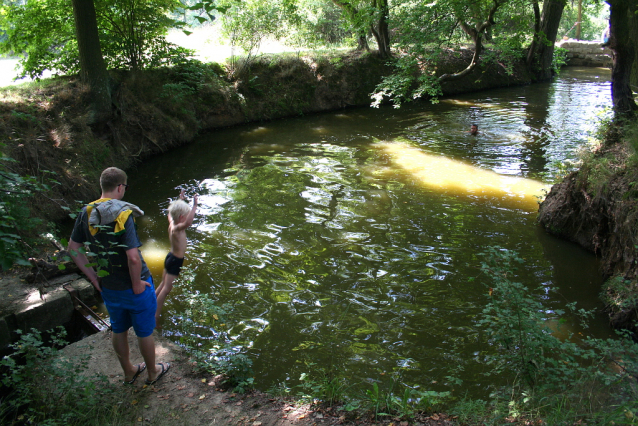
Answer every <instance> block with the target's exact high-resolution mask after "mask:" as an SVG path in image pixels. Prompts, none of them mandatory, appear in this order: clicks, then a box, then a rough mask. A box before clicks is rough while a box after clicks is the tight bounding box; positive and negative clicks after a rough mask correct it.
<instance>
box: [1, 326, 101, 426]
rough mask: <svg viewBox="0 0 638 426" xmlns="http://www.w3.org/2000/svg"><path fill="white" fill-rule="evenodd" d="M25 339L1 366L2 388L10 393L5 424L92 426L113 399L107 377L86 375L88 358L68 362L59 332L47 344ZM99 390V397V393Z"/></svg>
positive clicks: (29, 337) (37, 336) (30, 336)
mask: <svg viewBox="0 0 638 426" xmlns="http://www.w3.org/2000/svg"><path fill="white" fill-rule="evenodd" d="M17 332H18V333H19V334H20V335H21V337H20V340H19V341H18V342H17V343H15V344H13V345H11V347H12V348H13V349H14V352H13V353H12V354H11V355H8V356H5V357H4V358H3V359H2V360H0V366H1V367H2V368H3V371H4V372H3V375H2V378H1V383H2V385H3V386H6V387H8V388H9V389H11V393H10V394H9V395H8V396H7V397H6V398H5V399H4V400H3V410H2V412H0V416H1V417H0V418H1V419H2V420H3V421H6V422H7V423H9V422H12V421H18V422H19V423H20V424H41V425H44V424H46V425H52V426H53V425H68V424H86V423H92V422H93V419H94V418H96V417H98V413H99V412H100V411H101V410H102V406H103V403H104V401H105V398H107V397H109V396H110V395H111V392H112V391H111V390H110V389H109V387H108V386H100V385H101V384H105V383H108V379H107V378H106V377H105V376H93V377H91V376H90V375H85V371H86V370H87V369H88V368H89V361H90V357H89V356H88V355H87V356H86V357H84V358H80V359H67V358H64V357H61V356H60V352H59V350H58V349H57V348H59V347H62V346H64V345H65V344H66V342H65V341H64V337H65V335H66V334H65V332H64V329H62V328H61V327H60V328H59V330H58V331H57V333H54V334H52V336H51V341H50V342H49V343H48V344H45V342H44V339H43V337H42V335H41V333H40V332H38V331H37V330H35V329H33V330H32V331H31V333H27V334H23V333H22V331H20V330H17ZM98 386H99V391H98Z"/></svg>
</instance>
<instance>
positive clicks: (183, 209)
mask: <svg viewBox="0 0 638 426" xmlns="http://www.w3.org/2000/svg"><path fill="white" fill-rule="evenodd" d="M190 210H191V208H190V206H189V205H188V204H187V203H186V201H184V200H175V201H173V202H172V203H171V204H169V206H168V214H170V215H171V217H172V218H173V222H174V223H178V222H180V219H179V217H180V216H182V217H183V218H185V217H186V216H187V215H188V213H189V212H190Z"/></svg>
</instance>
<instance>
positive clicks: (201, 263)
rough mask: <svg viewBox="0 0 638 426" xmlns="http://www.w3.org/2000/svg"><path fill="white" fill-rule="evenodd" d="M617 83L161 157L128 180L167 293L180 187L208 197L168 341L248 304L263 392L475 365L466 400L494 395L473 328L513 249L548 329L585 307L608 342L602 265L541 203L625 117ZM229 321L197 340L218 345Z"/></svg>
mask: <svg viewBox="0 0 638 426" xmlns="http://www.w3.org/2000/svg"><path fill="white" fill-rule="evenodd" d="M608 79H609V71H607V70H601V69H568V70H565V71H564V72H563V74H562V75H561V76H560V78H559V79H557V80H556V81H555V82H553V83H551V84H550V83H548V84H538V85H533V86H526V87H517V88H509V89H499V90H493V91H489V92H479V93H474V94H466V95H461V96H457V97H454V98H451V99H442V100H441V102H440V103H439V104H437V105H430V104H429V103H419V104H415V105H410V106H407V107H403V108H401V109H399V110H395V109H392V108H381V109H371V108H361V109H352V110H344V111H339V112H333V113H326V114H320V115H314V116H310V117H304V118H296V119H289V120H281V121H275V122H271V123H261V124H250V125H246V126H240V127H235V128H230V129H224V130H220V131H215V132H212V133H210V134H207V135H203V136H202V137H201V138H200V139H199V140H198V141H197V142H195V143H193V144H191V145H189V146H186V147H184V148H180V149H178V150H176V151H173V152H170V153H168V154H166V155H164V156H161V157H157V158H154V159H151V160H150V161H148V162H146V163H145V164H144V165H142V166H141V167H139V169H138V170H137V171H136V172H135V173H131V174H130V175H129V183H130V184H131V187H130V188H129V191H128V192H127V200H128V201H130V202H133V203H135V204H137V205H139V206H140V207H142V209H144V210H145V211H146V215H145V216H144V217H143V218H142V220H140V221H138V224H139V232H140V236H141V238H142V240H143V242H144V247H143V248H142V249H143V253H144V256H145V258H146V259H147V262H148V263H149V265H150V267H151V269H152V271H153V275H154V277H155V279H156V280H157V281H159V279H160V278H161V271H162V262H163V258H164V256H165V254H166V252H167V250H168V248H169V246H168V238H167V234H166V227H167V220H166V218H165V215H163V213H162V212H163V209H165V208H166V207H167V205H168V201H169V199H170V198H171V197H176V196H177V195H178V193H179V189H180V188H184V189H186V192H187V196H188V197H189V198H190V197H192V195H193V194H195V193H197V194H199V196H200V203H201V207H200V208H199V210H198V214H197V217H196V219H195V223H194V226H193V228H192V229H190V230H189V248H188V252H187V267H186V268H185V269H186V270H185V272H184V274H183V277H180V278H179V279H178V280H177V282H176V286H175V288H174V290H173V292H172V293H171V294H170V295H169V298H168V299H167V303H166V305H165V307H164V318H163V320H162V332H163V333H164V334H165V335H167V336H169V337H171V338H174V339H175V340H177V339H178V338H179V336H180V335H181V334H182V333H183V332H184V328H183V324H184V322H185V321H186V320H187V318H185V317H184V313H185V312H186V310H187V308H188V304H187V297H188V295H189V294H192V293H197V292H199V293H205V294H208V295H210V296H211V297H212V298H213V299H214V300H215V301H216V302H217V303H219V304H223V303H231V304H233V305H235V307H236V311H235V312H234V314H233V315H232V317H231V321H229V324H230V323H232V324H233V326H232V329H230V330H229V331H230V334H231V335H232V336H233V339H235V340H236V341H237V342H238V343H241V344H244V345H247V346H248V347H249V348H250V349H249V354H250V355H251V356H252V357H253V359H254V360H255V364H254V369H255V373H256V378H255V380H256V383H257V386H258V387H260V388H264V389H265V388H268V387H269V386H271V385H273V384H276V383H281V382H284V381H287V382H288V383H294V382H296V380H297V379H298V378H299V376H300V374H301V373H303V372H309V371H311V370H316V369H318V368H324V369H329V370H332V371H338V372H340V373H341V374H343V375H344V376H345V377H347V378H349V379H350V380H351V381H352V383H367V382H370V381H376V380H379V381H382V382H383V381H386V382H387V381H389V380H392V378H396V377H398V376H400V381H402V382H403V383H406V384H409V385H417V384H418V385H422V386H425V387H426V388H428V389H432V390H449V387H447V386H446V381H447V379H446V376H448V375H451V374H455V373H454V371H455V370H458V369H459V367H460V366H462V367H463V371H462V372H458V373H456V374H457V375H458V376H460V377H461V378H462V379H463V380H464V382H465V384H464V389H469V391H470V392H471V393H474V394H480V392H481V390H482V389H484V387H485V378H484V377H483V373H484V372H485V366H484V365H483V363H482V356H483V355H484V354H485V352H486V351H490V350H491V348H490V347H488V346H487V345H486V344H485V343H484V339H482V338H481V336H480V330H479V329H478V327H477V324H476V321H477V315H478V314H479V313H480V312H481V310H482V309H483V307H484V306H485V303H486V302H487V300H488V288H489V286H490V283H489V279H488V277H486V276H484V275H482V274H481V272H480V263H481V261H482V259H483V258H482V257H481V255H480V253H482V252H483V250H484V249H485V248H487V247H490V246H500V247H504V248H507V249H511V250H516V251H518V252H519V254H520V255H521V256H522V257H523V258H524V259H525V264H524V266H523V267H522V268H521V269H520V271H519V279H520V280H522V281H523V282H525V283H526V284H528V285H529V286H530V287H531V288H536V287H539V286H540V287H542V288H543V290H542V291H541V292H540V293H539V297H542V298H544V299H545V301H546V303H547V318H548V324H549V325H550V326H551V327H556V325H555V324H556V317H555V315H554V314H553V311H554V310H555V309H558V308H561V307H563V306H564V305H565V303H569V302H574V301H576V302H578V304H579V306H581V307H585V308H588V309H596V310H597V316H596V318H595V322H594V325H593V327H592V329H590V331H591V332H593V334H594V335H596V336H598V337H604V336H608V335H610V333H611V330H610V329H609V328H608V326H607V320H606V317H605V315H604V314H603V313H602V312H601V309H602V304H601V302H600V300H599V299H598V293H599V291H600V285H601V282H602V279H601V277H600V274H599V273H598V265H597V260H596V258H595V257H594V256H593V255H591V254H589V253H587V252H585V251H584V250H582V249H581V248H579V247H577V246H576V245H573V244H571V243H568V242H565V241H561V240H557V239H555V238H553V237H551V236H549V235H547V234H546V233H545V232H544V231H543V230H542V229H540V228H539V226H538V225H537V224H536V223H535V219H536V211H537V199H538V198H537V197H538V196H540V195H542V194H543V190H546V189H547V188H549V185H548V182H549V181H550V180H551V179H553V178H554V177H555V176H556V175H558V174H559V172H560V164H561V163H564V162H566V161H573V160H575V159H577V151H578V149H580V148H581V147H583V146H586V145H587V144H588V143H589V138H590V137H591V134H592V132H593V131H594V130H595V124H596V121H597V120H596V116H597V114H600V113H601V112H602V111H603V110H604V109H605V108H607V107H609V106H610V83H609V81H608ZM471 123H477V124H478V125H479V130H480V132H481V133H480V134H479V135H478V136H472V135H469V134H468V132H467V131H468V130H469V127H470V124H471ZM184 277H186V278H184ZM228 327H230V325H226V324H224V325H223V326H222V325H220V324H219V322H216V323H215V324H214V325H213V324H200V327H199V329H198V330H199V335H200V336H201V339H202V341H205V340H207V339H208V338H209V337H210V336H212V335H214V334H215V333H217V332H219V331H224V330H226V329H227V328H228ZM570 330H571V331H575V332H579V331H580V329H578V328H577V326H576V325H575V321H568V323H567V331H570ZM564 332H565V330H557V333H564Z"/></svg>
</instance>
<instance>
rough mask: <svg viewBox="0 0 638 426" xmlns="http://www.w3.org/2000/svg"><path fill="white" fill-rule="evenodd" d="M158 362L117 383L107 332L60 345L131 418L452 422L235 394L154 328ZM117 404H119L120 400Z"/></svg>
mask: <svg viewBox="0 0 638 426" xmlns="http://www.w3.org/2000/svg"><path fill="white" fill-rule="evenodd" d="M155 343H156V345H155V346H156V359H157V362H168V363H170V365H171V367H170V370H169V371H168V373H167V374H166V375H165V376H164V377H162V378H161V379H160V380H159V381H158V382H157V383H156V384H154V385H150V386H148V385H146V384H145V380H146V378H147V377H146V373H142V374H141V375H140V377H138V378H137V380H136V381H135V383H133V384H132V385H122V384H121V383H122V380H123V375H122V370H121V368H120V365H119V363H118V361H117V358H116V356H115V353H114V352H113V348H112V346H111V332H110V331H104V332H100V333H97V334H95V335H92V336H89V337H87V338H86V339H84V340H81V341H79V342H76V343H74V344H72V345H70V346H67V347H66V348H64V349H63V351H62V354H63V356H66V357H68V358H70V359H72V358H74V357H81V356H85V355H87V354H88V355H90V362H89V364H90V365H91V366H93V367H94V369H93V370H92V371H90V372H89V371H86V372H85V374H100V375H105V376H107V377H108V378H109V383H110V384H109V385H108V386H114V387H121V389H122V396H121V397H120V398H119V402H116V405H117V404H124V408H125V409H126V410H127V411H126V413H127V414H126V417H129V416H130V418H131V419H132V420H134V421H136V424H149V425H151V424H152V425H158V424H160V425H161V424H170V425H237V426H243V425H246V426H269V425H273V426H274V425H277V426H289V425H290V426H292V425H295V426H320V425H326V426H327V425H389V424H394V425H395V426H407V425H429V426H433V425H439V426H444V425H447V426H451V425H453V424H455V423H454V422H453V421H452V419H450V418H449V417H448V416H447V415H445V414H442V413H432V414H429V415H427V416H426V415H422V416H417V418H415V419H410V420H409V421H407V420H401V419H387V420H374V419H372V418H370V416H369V415H361V414H357V413H355V412H346V411H342V410H340V409H339V407H338V406H334V407H322V406H316V405H308V404H296V403H294V402H291V401H285V400H283V399H280V398H272V397H270V396H268V395H266V394H264V393H261V392H257V391H254V392H250V393H247V394H238V393H233V392H230V391H224V390H223V389H221V388H220V383H219V382H220V379H219V378H216V377H211V376H206V375H202V374H201V373H197V372H196V371H195V370H194V363H193V362H192V361H190V360H189V359H188V356H187V355H186V354H185V353H184V352H183V351H182V350H181V349H180V348H179V347H178V346H176V345H175V344H173V343H171V342H169V341H168V340H167V339H165V338H163V337H161V336H158V335H157V332H156V338H155ZM129 345H130V348H131V362H133V363H134V364H138V363H141V362H143V360H142V358H141V356H140V355H139V350H138V347H137V339H136V338H135V336H134V333H132V332H129ZM120 407H121V405H120Z"/></svg>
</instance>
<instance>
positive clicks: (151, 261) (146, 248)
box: [141, 236, 170, 287]
mask: <svg viewBox="0 0 638 426" xmlns="http://www.w3.org/2000/svg"><path fill="white" fill-rule="evenodd" d="M166 239H167V240H168V236H167V238H166ZM141 250H142V257H144V260H145V261H146V266H148V269H149V270H150V271H151V275H153V280H154V281H155V287H157V286H158V285H159V283H160V280H161V279H162V272H163V271H164V259H165V258H166V254H167V253H168V251H169V250H170V246H169V245H168V244H166V245H161V244H160V243H158V242H157V241H155V240H149V241H146V242H144V244H143V245H142V247H141Z"/></svg>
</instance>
